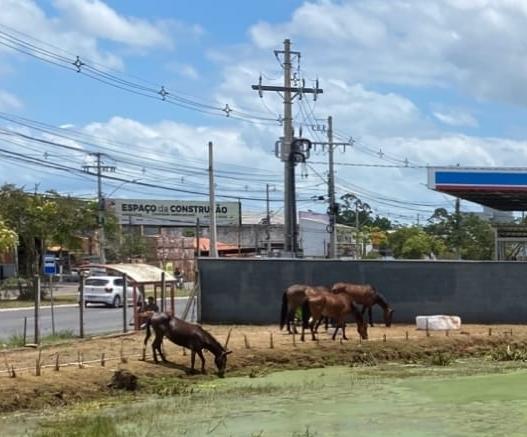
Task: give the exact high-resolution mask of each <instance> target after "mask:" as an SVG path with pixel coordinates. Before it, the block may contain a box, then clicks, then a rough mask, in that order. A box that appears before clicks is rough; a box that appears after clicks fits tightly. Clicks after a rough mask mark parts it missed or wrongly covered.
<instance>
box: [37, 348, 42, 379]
mask: <svg viewBox="0 0 527 437" xmlns="http://www.w3.org/2000/svg"><path fill="white" fill-rule="evenodd" d="M41 357H42V350H40V349H39V350H38V358H37V360H36V366H35V376H40V358H41Z"/></svg>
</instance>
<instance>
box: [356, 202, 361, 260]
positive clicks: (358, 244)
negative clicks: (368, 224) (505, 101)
mask: <svg viewBox="0 0 527 437" xmlns="http://www.w3.org/2000/svg"><path fill="white" fill-rule="evenodd" d="M355 230H356V236H355V247H356V252H357V253H356V256H357V259H360V257H361V256H362V244H360V243H359V202H355Z"/></svg>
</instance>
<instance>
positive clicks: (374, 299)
mask: <svg viewBox="0 0 527 437" xmlns="http://www.w3.org/2000/svg"><path fill="white" fill-rule="evenodd" d="M331 291H332V292H333V293H346V294H348V295H349V296H350V297H351V298H352V299H353V302H355V303H356V304H359V305H362V312H361V315H362V316H364V313H365V312H366V309H367V310H368V318H369V319H370V326H373V318H372V307H373V305H379V306H380V307H381V308H382V309H383V311H384V324H385V325H386V326H387V327H390V326H391V324H392V318H393V312H394V310H393V309H392V308H391V307H390V305H389V304H388V302H387V300H386V298H385V297H384V296H383V295H382V294H381V293H379V292H378V291H377V290H376V289H375V288H374V287H373V286H372V285H370V284H351V283H346V282H337V283H336V284H334V285H333V287H332V288H331Z"/></svg>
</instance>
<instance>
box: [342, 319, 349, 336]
mask: <svg viewBox="0 0 527 437" xmlns="http://www.w3.org/2000/svg"><path fill="white" fill-rule="evenodd" d="M342 338H343V339H344V340H347V339H348V337H346V322H342Z"/></svg>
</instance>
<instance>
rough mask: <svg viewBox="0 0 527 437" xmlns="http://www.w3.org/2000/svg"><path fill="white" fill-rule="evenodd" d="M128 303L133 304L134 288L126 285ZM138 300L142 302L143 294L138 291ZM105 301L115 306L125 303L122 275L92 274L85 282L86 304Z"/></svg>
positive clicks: (104, 302)
mask: <svg viewBox="0 0 527 437" xmlns="http://www.w3.org/2000/svg"><path fill="white" fill-rule="evenodd" d="M126 297H127V299H126V300H127V301H128V304H133V289H132V287H131V286H128V287H126ZM137 300H138V301H139V302H142V300H143V296H142V295H141V293H140V292H139V291H138V292H137ZM79 303H80V294H79ZM89 303H103V304H106V305H108V306H112V307H114V308H118V307H120V306H122V304H123V278H122V277H121V276H90V277H88V278H86V281H85V282H84V305H85V306H88V304H89Z"/></svg>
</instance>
